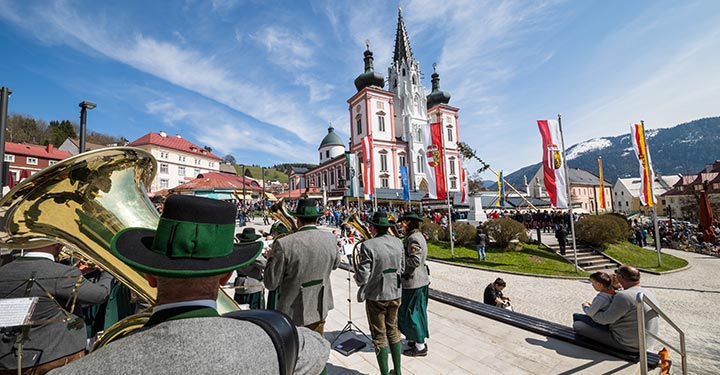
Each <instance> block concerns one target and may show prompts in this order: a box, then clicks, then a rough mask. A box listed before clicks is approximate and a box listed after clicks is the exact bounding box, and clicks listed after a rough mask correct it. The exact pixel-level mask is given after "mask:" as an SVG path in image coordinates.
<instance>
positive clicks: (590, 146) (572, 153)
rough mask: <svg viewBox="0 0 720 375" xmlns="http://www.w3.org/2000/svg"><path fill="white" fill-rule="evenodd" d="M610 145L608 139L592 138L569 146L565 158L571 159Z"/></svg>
mask: <svg viewBox="0 0 720 375" xmlns="http://www.w3.org/2000/svg"><path fill="white" fill-rule="evenodd" d="M610 146H612V142H611V141H610V140H609V139H606V138H593V139H591V140H589V141H585V142H582V143H579V144H576V145H574V146H572V147H570V149H569V150H568V151H567V154H566V157H567V160H572V159H575V158H577V157H578V156H580V155H582V154H584V153H587V152H589V151H599V150H602V149H604V148H607V147H610Z"/></svg>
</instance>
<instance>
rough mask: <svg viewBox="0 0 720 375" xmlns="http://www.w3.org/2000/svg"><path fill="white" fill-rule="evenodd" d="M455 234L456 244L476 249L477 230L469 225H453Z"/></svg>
mask: <svg viewBox="0 0 720 375" xmlns="http://www.w3.org/2000/svg"><path fill="white" fill-rule="evenodd" d="M453 231H454V232H455V244H456V245H461V246H469V247H471V248H475V236H476V235H477V229H475V227H474V226H472V225H470V224H468V223H453Z"/></svg>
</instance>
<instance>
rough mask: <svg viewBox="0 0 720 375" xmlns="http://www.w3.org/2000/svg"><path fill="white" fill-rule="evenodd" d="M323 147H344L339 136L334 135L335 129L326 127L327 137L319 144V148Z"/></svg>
mask: <svg viewBox="0 0 720 375" xmlns="http://www.w3.org/2000/svg"><path fill="white" fill-rule="evenodd" d="M325 146H343V147H345V144H344V143H343V140H342V138H340V136H339V135H337V134H335V128H333V127H332V126H330V127H328V133H327V135H326V136H325V138H323V140H322V142H320V148H323V147H325Z"/></svg>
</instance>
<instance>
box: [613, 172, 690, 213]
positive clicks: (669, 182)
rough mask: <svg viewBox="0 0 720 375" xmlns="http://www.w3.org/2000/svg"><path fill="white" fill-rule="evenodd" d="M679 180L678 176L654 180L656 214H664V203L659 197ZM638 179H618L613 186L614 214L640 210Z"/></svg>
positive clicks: (639, 182) (639, 185)
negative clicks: (656, 204) (656, 200)
mask: <svg viewBox="0 0 720 375" xmlns="http://www.w3.org/2000/svg"><path fill="white" fill-rule="evenodd" d="M679 180H680V177H679V176H659V177H656V178H655V183H654V184H653V190H654V192H655V197H656V198H658V202H657V203H658V213H662V212H664V211H663V210H664V207H665V203H664V202H662V200H661V199H660V196H661V195H663V194H665V193H666V192H668V191H669V190H670V189H672V187H673V185H675V184H676V183H677V182H678V181H679ZM641 184H642V181H641V180H640V177H632V178H618V180H617V181H616V182H615V186H613V202H614V205H615V207H613V208H614V209H615V211H616V212H622V213H626V214H627V213H631V212H637V211H639V210H640V188H641Z"/></svg>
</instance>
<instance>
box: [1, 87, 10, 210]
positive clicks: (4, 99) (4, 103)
mask: <svg viewBox="0 0 720 375" xmlns="http://www.w3.org/2000/svg"><path fill="white" fill-rule="evenodd" d="M10 94H12V91H11V90H10V89H9V88H7V87H0V155H2V160H0V162H2V164H0V165H1V166H2V168H0V173H2V174H3V175H2V179H1V180H3V181H4V180H6V179H7V178H8V175H9V167H8V168H7V169H6V168H5V127H6V126H7V110H8V97H9V96H10ZM5 185H6V184H4V183H0V197H2V195H3V191H2V189H3V187H4V186H5Z"/></svg>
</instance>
